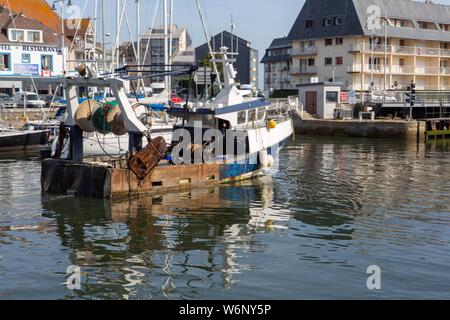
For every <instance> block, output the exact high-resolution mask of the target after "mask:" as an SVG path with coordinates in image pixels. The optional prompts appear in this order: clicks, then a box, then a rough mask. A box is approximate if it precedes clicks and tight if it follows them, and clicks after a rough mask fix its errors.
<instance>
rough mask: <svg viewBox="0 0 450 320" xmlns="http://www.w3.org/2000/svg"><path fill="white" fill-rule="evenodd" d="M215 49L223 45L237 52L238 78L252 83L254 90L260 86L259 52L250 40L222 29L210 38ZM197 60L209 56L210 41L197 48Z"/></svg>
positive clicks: (241, 81)
mask: <svg viewBox="0 0 450 320" xmlns="http://www.w3.org/2000/svg"><path fill="white" fill-rule="evenodd" d="M210 45H211V48H212V49H213V51H215V52H218V51H219V50H220V48H221V47H227V48H228V50H229V52H237V53H238V55H237V56H235V58H236V62H235V63H234V67H235V69H236V72H237V76H236V80H237V82H238V83H240V84H243V85H251V86H252V88H253V90H254V91H256V89H257V88H258V72H259V53H258V50H256V49H254V48H252V44H251V42H250V41H247V40H245V39H243V38H241V37H239V36H237V35H235V34H231V32H228V31H222V32H220V33H218V34H216V35H215V36H213V37H212V38H211V40H210ZM195 57H196V60H197V62H200V61H201V60H204V59H207V58H209V48H208V43H204V44H203V45H201V46H199V47H197V48H196V49H195Z"/></svg>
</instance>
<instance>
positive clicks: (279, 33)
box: [47, 0, 304, 87]
mask: <svg viewBox="0 0 450 320" xmlns="http://www.w3.org/2000/svg"><path fill="white" fill-rule="evenodd" d="M104 1H105V13H106V14H105V16H106V18H105V25H106V28H105V29H106V33H110V34H114V33H115V10H116V9H115V6H116V5H115V3H116V1H115V0H104ZM140 1H141V26H142V28H150V27H151V25H152V20H153V16H154V13H155V6H156V3H157V2H158V1H157V0H140ZM47 2H49V3H50V4H52V3H53V1H52V0H47ZM72 2H73V4H74V5H76V6H77V7H78V8H79V9H78V10H74V11H66V13H65V15H66V17H65V18H67V17H70V18H72V17H74V16H75V15H81V14H82V12H83V9H84V6H85V2H86V0H72ZM160 3H162V0H160ZM201 4H202V7H203V12H204V13H205V18H206V24H207V28H208V32H209V34H210V36H211V35H213V34H217V33H219V32H220V31H222V30H230V24H231V16H233V20H234V23H235V25H236V29H235V31H234V32H235V34H237V35H238V36H240V37H241V38H244V39H245V40H248V41H250V42H251V43H252V47H253V48H255V49H257V50H258V51H259V59H260V60H261V59H262V57H263V56H264V54H265V49H266V48H267V47H268V46H269V45H270V43H271V42H272V40H273V39H274V38H278V37H283V36H286V35H287V34H288V33H289V31H290V29H291V27H292V25H293V23H294V21H295V19H296V18H297V16H298V14H299V13H300V10H301V8H302V6H303V4H304V0H278V1H277V0H201ZM57 6H58V4H57ZM58 8H59V7H58ZM127 8H128V10H127V14H128V18H129V21H130V25H131V30H132V31H133V36H134V37H135V33H136V5H135V0H127ZM68 10H70V9H68ZM84 17H91V18H92V17H94V1H93V0H87V7H86V11H85V13H84ZM156 17H157V18H156V23H155V24H156V25H159V24H162V21H163V20H162V19H163V18H162V4H161V5H160V8H159V10H158V14H157V15H156ZM98 23H99V25H100V24H101V21H98ZM174 23H175V24H178V25H179V26H184V27H187V28H188V31H189V33H190V35H191V38H192V41H193V45H194V47H196V46H199V45H201V44H203V43H205V42H206V39H205V37H204V34H203V29H202V26H201V21H200V18H199V14H198V11H197V7H196V1H195V0H174ZM99 29H100V27H99ZM99 31H100V32H101V30H99ZM129 39H130V36H129V33H128V28H127V25H126V23H125V22H124V25H123V28H122V32H121V42H122V41H125V40H129ZM112 41H114V39H113V37H108V38H107V39H106V42H107V43H108V42H112ZM263 76H264V67H263V65H260V68H259V83H260V87H263V85H262V84H263V80H264V79H263Z"/></svg>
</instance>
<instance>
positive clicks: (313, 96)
mask: <svg viewBox="0 0 450 320" xmlns="http://www.w3.org/2000/svg"><path fill="white" fill-rule="evenodd" d="M305 100H306V101H305V104H306V112H308V113H309V114H317V92H316V91H306V97H305Z"/></svg>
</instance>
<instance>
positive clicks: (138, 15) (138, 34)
mask: <svg viewBox="0 0 450 320" xmlns="http://www.w3.org/2000/svg"><path fill="white" fill-rule="evenodd" d="M136 28H137V30H136V37H137V57H136V60H137V64H138V65H140V64H141V6H140V2H139V0H136Z"/></svg>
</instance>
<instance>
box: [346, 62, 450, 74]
mask: <svg viewBox="0 0 450 320" xmlns="http://www.w3.org/2000/svg"><path fill="white" fill-rule="evenodd" d="M347 72H349V73H374V74H384V72H385V68H384V66H382V65H372V66H371V65H369V64H365V65H360V64H358V65H356V64H355V65H350V66H348V68H347ZM386 73H387V74H400V75H414V74H415V75H419V76H420V75H426V76H428V75H430V76H437V75H450V68H440V67H427V66H424V67H418V66H399V65H394V66H387V67H386Z"/></svg>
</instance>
